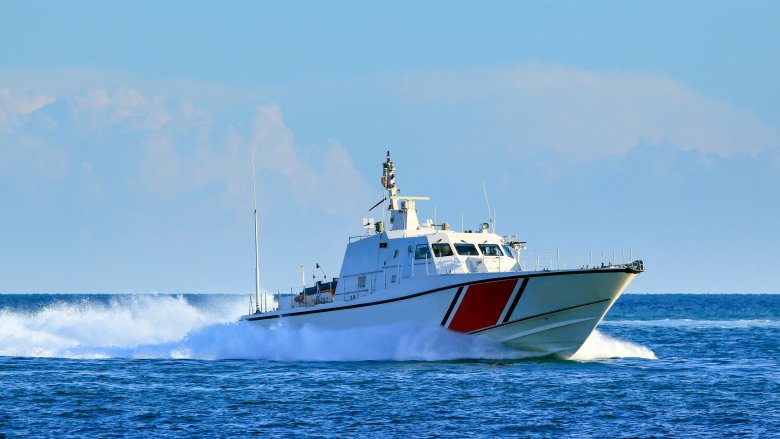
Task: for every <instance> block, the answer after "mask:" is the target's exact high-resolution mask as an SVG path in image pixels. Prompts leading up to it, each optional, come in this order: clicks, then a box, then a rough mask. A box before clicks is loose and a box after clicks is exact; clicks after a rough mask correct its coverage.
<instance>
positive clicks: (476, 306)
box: [449, 279, 517, 332]
mask: <svg viewBox="0 0 780 439" xmlns="http://www.w3.org/2000/svg"><path fill="white" fill-rule="evenodd" d="M516 285H517V279H510V280H502V281H497V282H485V283H481V284H474V285H469V287H468V289H467V290H466V295H465V296H463V300H461V302H460V306H459V307H458V310H457V311H456V312H455V317H453V318H452V322H450V326H449V329H452V330H453V331H458V332H471V331H476V330H477V329H482V328H487V327H488V326H493V325H495V324H496V323H498V319H499V318H500V317H501V313H502V312H504V308H505V307H506V304H507V302H509V296H511V295H512V291H514V289H515V286H516Z"/></svg>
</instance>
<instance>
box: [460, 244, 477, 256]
mask: <svg viewBox="0 0 780 439" xmlns="http://www.w3.org/2000/svg"><path fill="white" fill-rule="evenodd" d="M455 251H456V252H458V254H459V255H463V256H467V255H474V256H479V252H478V251H477V248H476V247H474V244H455Z"/></svg>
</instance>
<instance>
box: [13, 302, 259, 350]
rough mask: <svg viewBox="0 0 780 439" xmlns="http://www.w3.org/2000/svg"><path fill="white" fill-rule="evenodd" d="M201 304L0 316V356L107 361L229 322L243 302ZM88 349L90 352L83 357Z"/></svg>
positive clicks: (114, 305) (66, 305)
mask: <svg viewBox="0 0 780 439" xmlns="http://www.w3.org/2000/svg"><path fill="white" fill-rule="evenodd" d="M237 299H238V298H237ZM207 302H208V303H209V305H211V306H209V307H207V308H204V307H201V308H198V307H195V306H193V305H191V304H190V303H189V302H187V300H186V299H185V298H184V297H183V296H155V295H135V296H122V297H120V296H116V297H115V298H112V299H111V301H110V302H109V303H108V304H101V303H94V302H89V301H83V302H78V301H75V302H60V303H58V304H55V305H51V306H48V307H46V308H44V309H42V310H40V311H37V312H34V313H25V312H14V311H10V310H0V356H20V357H77V358H81V357H103V356H110V355H107V354H106V353H105V350H106V349H110V348H130V347H134V346H138V345H142V344H154V343H165V342H171V341H176V340H181V339H182V338H183V337H185V336H186V335H187V334H188V333H190V332H192V331H193V330H197V329H199V328H202V327H205V326H207V325H210V324H214V323H221V322H229V321H233V320H235V318H236V316H238V315H240V314H241V313H242V312H245V308H246V305H245V304H244V301H243V300H235V301H234V300H228V301H225V300H221V301H219V300H214V301H207ZM212 302H213V303H212ZM90 346H91V347H94V348H93V349H92V352H89V353H86V352H84V350H85V348H86V347H90Z"/></svg>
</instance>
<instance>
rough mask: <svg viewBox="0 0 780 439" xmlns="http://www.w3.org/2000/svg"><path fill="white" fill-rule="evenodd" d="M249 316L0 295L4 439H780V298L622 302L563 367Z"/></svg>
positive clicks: (164, 300)
mask: <svg viewBox="0 0 780 439" xmlns="http://www.w3.org/2000/svg"><path fill="white" fill-rule="evenodd" d="M246 308H247V301H246V297H245V296H211V295H178V296H169V295H132V296H128V295H0V437H3V436H6V437H54V436H56V437H110V436H132V437H145V436H155V437H192V436H216V437H225V436H250V435H252V436H257V435H262V436H271V437H275V436H276V437H282V436H283V437H290V436H315V437H320V436H322V437H428V436H437V437H459V438H460V437H491V438H492V437H536V436H538V437H561V436H564V437H589V436H594V437H658V436H703V437H708V436H709V437H727V436H743V437H772V436H779V435H780V361H779V359H780V295H624V296H623V297H622V298H621V299H620V300H619V301H618V302H617V304H616V305H615V307H614V308H613V310H612V311H611V312H610V314H608V316H607V319H606V320H605V321H604V322H603V323H602V324H601V325H600V326H599V329H598V332H596V333H594V335H593V336H592V337H591V338H590V339H589V340H588V342H587V343H586V345H585V346H584V347H583V349H582V350H581V351H580V352H578V354H577V358H578V359H576V360H558V359H552V358H517V356H516V355H515V354H514V353H513V352H512V351H508V350H506V349H504V348H503V347H501V346H499V345H495V344H494V343H493V342H491V341H488V340H483V339H478V338H474V337H468V336H462V335H458V334H452V333H449V332H446V331H443V330H440V329H437V328H411V327H404V326H394V327H387V328H367V329H360V330H350V331H323V330H320V329H317V328H304V329H301V330H291V329H288V328H279V329H278V330H275V331H264V330H260V329H257V328H249V327H245V326H243V324H241V323H237V322H236V318H237V317H238V316H239V315H240V314H242V313H243V312H244V311H245V309H246Z"/></svg>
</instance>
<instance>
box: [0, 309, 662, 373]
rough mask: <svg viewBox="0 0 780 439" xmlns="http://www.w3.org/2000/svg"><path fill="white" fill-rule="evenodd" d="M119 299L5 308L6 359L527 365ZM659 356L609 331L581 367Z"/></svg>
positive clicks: (487, 342) (379, 332)
mask: <svg viewBox="0 0 780 439" xmlns="http://www.w3.org/2000/svg"><path fill="white" fill-rule="evenodd" d="M197 303H198V305H197V306H196V305H193V304H192V303H190V302H189V301H188V300H187V298H185V297H184V296H166V295H160V296H158V295H134V296H115V297H112V299H111V300H110V301H109V302H107V303H105V302H96V301H94V300H93V301H91V302H90V301H89V300H84V301H73V300H71V301H68V302H60V303H57V304H54V305H51V306H49V307H47V308H44V309H42V310H39V311H36V312H30V313H26V312H20V311H12V310H9V309H4V310H0V356H19V357H65V358H193V359H228V358H229V359H268V360H282V361H362V360H398V361H405V360H422V361H435V360H457V359H517V358H520V357H521V356H522V355H523V354H521V353H519V352H517V351H515V350H512V349H510V348H508V347H506V346H504V345H502V344H500V343H498V342H497V341H494V340H492V339H489V338H487V337H475V336H469V335H464V334H458V333H454V332H451V331H448V330H446V329H443V328H441V327H438V326H436V327H418V326H412V325H408V324H396V325H390V326H384V327H371V328H353V329H344V330H324V329H320V328H314V327H303V328H290V327H286V326H279V327H275V328H272V329H266V328H262V327H259V326H256V325H252V324H249V323H246V322H239V321H237V320H238V317H239V316H240V315H242V314H244V313H245V312H246V311H247V305H248V300H247V299H246V297H245V296H236V297H235V298H233V297H227V298H225V297H224V296H222V297H215V298H213V300H212V299H210V298H205V299H203V300H198V301H197ZM615 357H638V358H655V355H654V354H653V352H652V351H650V350H649V349H647V348H645V347H642V346H638V345H635V344H633V343H630V342H626V341H622V340H617V339H614V338H612V337H608V336H606V335H603V334H601V333H599V332H594V334H593V335H592V336H591V337H590V338H589V339H588V341H587V342H586V343H585V345H584V346H583V347H582V348H581V349H580V350H579V351H578V352H577V354H576V355H575V356H574V359H577V360H589V359H599V358H615Z"/></svg>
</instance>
